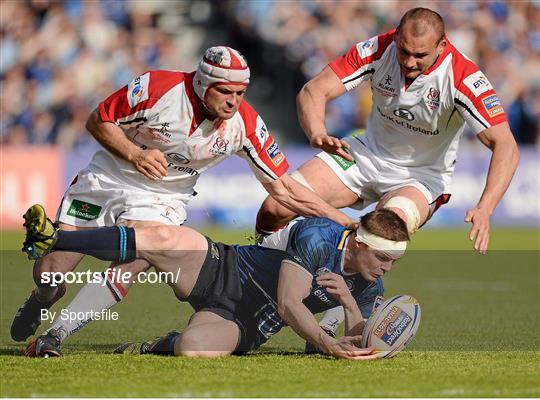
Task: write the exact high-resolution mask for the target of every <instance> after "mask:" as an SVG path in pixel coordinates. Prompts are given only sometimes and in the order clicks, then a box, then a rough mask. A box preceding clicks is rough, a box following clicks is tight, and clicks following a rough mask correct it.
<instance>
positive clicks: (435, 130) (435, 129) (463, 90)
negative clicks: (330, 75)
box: [329, 30, 506, 178]
mask: <svg viewBox="0 0 540 400" xmlns="http://www.w3.org/2000/svg"><path fill="white" fill-rule="evenodd" d="M394 32H395V30H392V31H390V32H388V33H385V34H383V35H380V36H376V37H373V38H371V39H369V40H367V41H365V42H361V43H358V44H356V45H354V46H352V47H351V48H350V49H349V51H348V52H347V53H346V54H344V55H343V56H341V57H339V58H337V59H336V60H334V61H332V62H331V63H330V64H329V66H330V68H332V70H333V71H334V72H335V73H336V75H337V76H338V77H339V78H340V79H341V82H343V84H344V85H345V87H346V88H347V90H351V89H353V88H355V87H356V86H357V85H358V84H360V82H363V81H366V80H368V79H369V80H370V81H371V89H372V93H373V94H372V97H373V108H372V110H371V114H370V117H369V120H368V124H367V127H366V138H360V139H359V140H361V141H363V142H365V145H366V146H367V147H368V148H369V149H370V150H371V151H372V152H373V153H374V154H375V156H377V157H380V158H383V159H384V160H386V161H388V162H391V163H393V164H395V165H396V166H400V167H407V168H410V167H423V168H427V169H428V170H430V171H432V172H433V173H435V174H437V175H439V174H441V175H443V176H446V177H448V178H449V177H451V175H452V173H453V165H454V162H455V160H456V151H457V148H458V144H459V139H460V137H461V134H462V132H463V129H464V127H465V122H467V123H468V125H469V126H470V128H471V129H472V130H473V131H474V132H475V133H476V134H478V133H480V132H482V131H483V130H485V129H487V128H489V127H491V126H493V125H497V124H499V123H501V122H504V121H506V115H505V113H504V110H503V108H502V106H501V102H500V101H499V98H498V97H497V94H496V93H495V90H493V87H492V86H491V84H490V83H489V81H488V79H487V78H486V77H485V75H484V74H483V73H482V72H481V71H480V70H479V69H478V67H477V66H476V65H475V64H474V63H473V62H472V61H471V60H470V59H468V58H467V57H466V56H465V55H463V54H462V53H460V52H459V51H458V50H457V49H456V48H455V47H454V46H453V45H452V44H451V43H450V42H448V44H447V46H446V49H445V51H444V53H443V54H441V55H440V56H439V58H438V59H437V61H436V63H435V64H434V65H433V66H432V67H431V68H429V70H427V71H426V72H424V73H423V74H422V75H420V76H418V77H417V78H416V79H415V80H414V81H413V83H412V84H411V85H410V86H409V87H408V88H405V78H404V76H403V75H402V73H401V70H400V68H399V64H398V62H397V58H396V43H395V42H394Z"/></svg>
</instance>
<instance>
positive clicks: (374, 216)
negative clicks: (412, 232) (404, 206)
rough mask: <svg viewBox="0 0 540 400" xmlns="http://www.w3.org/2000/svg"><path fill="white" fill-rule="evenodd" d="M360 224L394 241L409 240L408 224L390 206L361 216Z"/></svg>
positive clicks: (372, 232) (374, 233)
mask: <svg viewBox="0 0 540 400" xmlns="http://www.w3.org/2000/svg"><path fill="white" fill-rule="evenodd" d="M360 224H361V225H362V227H364V229H365V230H366V231H368V232H369V233H371V234H373V235H377V236H380V237H382V238H385V239H388V240H393V241H394V242H403V241H406V240H409V232H408V231H407V224H406V223H405V221H403V220H402V219H401V218H400V217H399V215H397V214H396V213H395V212H394V211H392V210H389V209H388V208H381V209H380V210H375V211H372V212H369V213H367V214H366V215H363V216H362V218H360Z"/></svg>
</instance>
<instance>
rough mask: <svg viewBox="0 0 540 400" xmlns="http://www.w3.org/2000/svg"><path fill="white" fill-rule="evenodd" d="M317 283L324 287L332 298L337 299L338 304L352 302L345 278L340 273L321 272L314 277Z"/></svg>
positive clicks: (344, 304)
mask: <svg viewBox="0 0 540 400" xmlns="http://www.w3.org/2000/svg"><path fill="white" fill-rule="evenodd" d="M316 281H317V284H318V285H320V286H322V287H323V288H325V289H326V290H327V291H328V293H330V294H331V295H332V296H334V298H335V299H336V300H337V301H339V304H341V305H343V306H346V305H347V304H350V303H351V302H354V298H353V297H352V294H351V291H350V290H349V288H348V287H347V284H346V283H345V279H343V277H342V276H341V275H338V274H335V273H333V272H328V273H325V274H321V275H319V276H317V278H316Z"/></svg>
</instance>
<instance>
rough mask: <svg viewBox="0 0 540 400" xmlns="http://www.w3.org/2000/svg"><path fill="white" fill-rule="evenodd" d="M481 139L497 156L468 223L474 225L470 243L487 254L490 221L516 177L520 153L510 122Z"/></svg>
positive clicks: (468, 213)
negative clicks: (513, 178)
mask: <svg viewBox="0 0 540 400" xmlns="http://www.w3.org/2000/svg"><path fill="white" fill-rule="evenodd" d="M478 139H479V140H480V141H481V142H482V143H483V144H484V145H485V146H486V147H488V148H489V149H490V150H491V151H492V152H493V154H492V155H491V162H490V164H489V169H488V174H487V179H486V185H485V187H484V191H483V193H482V196H481V197H480V201H479V202H478V204H477V205H476V207H474V208H473V209H471V210H469V211H468V212H467V215H466V216H465V222H471V223H472V225H473V226H472V228H471V231H470V233H469V239H470V240H471V241H474V248H475V249H476V250H477V251H478V252H480V253H481V254H485V253H486V251H487V249H488V245H489V218H490V216H491V214H492V213H493V211H494V210H495V207H497V204H499V202H500V201H501V198H502V196H503V195H504V193H505V192H506V190H507V189H508V186H509V185H510V182H511V180H512V177H513V176H514V173H515V171H516V169H517V166H518V162H519V150H518V146H517V144H516V141H515V139H514V136H513V135H512V132H511V131H510V127H509V125H508V123H507V122H504V123H501V124H498V125H495V126H492V127H490V128H488V129H486V130H485V131H482V132H480V133H479V134H478Z"/></svg>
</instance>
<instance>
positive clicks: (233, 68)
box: [193, 46, 249, 102]
mask: <svg viewBox="0 0 540 400" xmlns="http://www.w3.org/2000/svg"><path fill="white" fill-rule="evenodd" d="M216 83H225V84H227V83H230V84H237V85H246V86H247V85H248V84H249V67H248V65H247V62H246V59H245V58H244V56H243V55H242V54H240V52H239V51H238V50H235V49H231V48H230V47H226V46H215V47H210V48H209V49H207V50H206V51H205V52H204V56H203V58H202V60H201V61H200V62H199V66H198V67H197V71H196V72H195V77H194V79H193V88H194V89H195V93H197V96H199V98H200V99H201V100H202V101H203V102H204V101H205V95H206V91H207V90H208V88H209V87H211V86H212V85H214V84H216Z"/></svg>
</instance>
